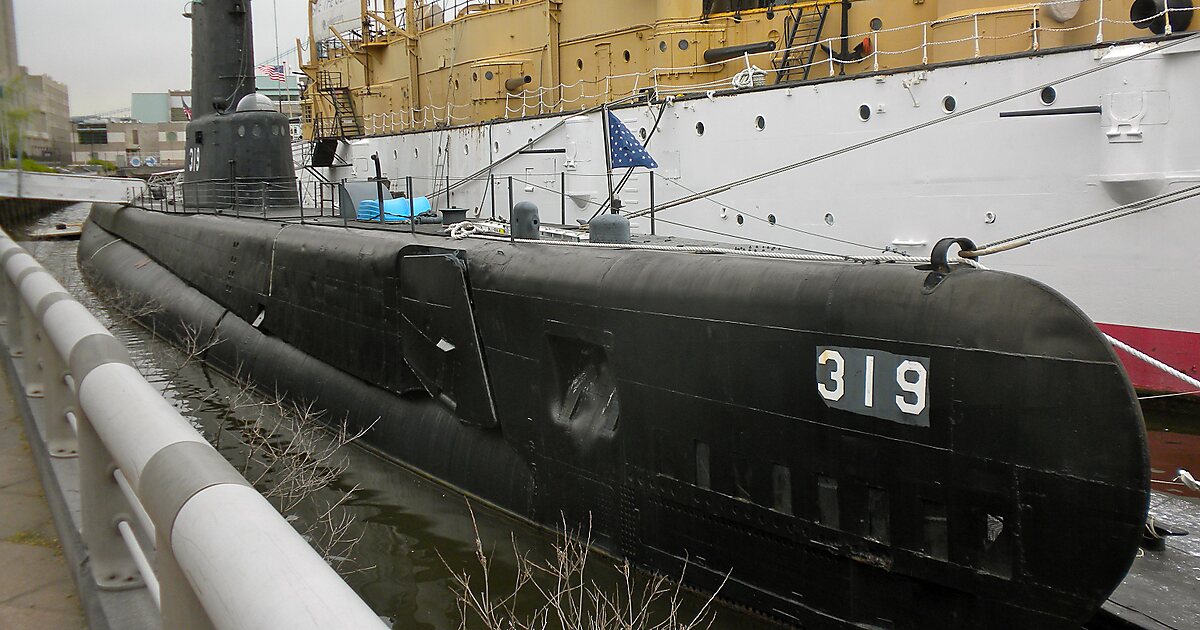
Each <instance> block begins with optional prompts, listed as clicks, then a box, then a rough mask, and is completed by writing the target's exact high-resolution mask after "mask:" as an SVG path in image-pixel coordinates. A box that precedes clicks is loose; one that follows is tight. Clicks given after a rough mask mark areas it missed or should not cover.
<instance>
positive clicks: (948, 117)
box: [629, 32, 1200, 218]
mask: <svg viewBox="0 0 1200 630" xmlns="http://www.w3.org/2000/svg"><path fill="white" fill-rule="evenodd" d="M1197 37H1200V32H1198V33H1193V34H1191V35H1188V36H1186V37H1182V38H1180V39H1177V40H1175V41H1172V42H1167V43H1164V44H1160V45H1158V46H1156V47H1154V48H1149V49H1146V50H1143V51H1141V52H1138V53H1135V54H1133V55H1130V56H1128V57H1122V58H1121V59H1117V60H1114V61H1110V62H1108V63H1105V64H1102V65H1099V66H1096V67H1094V68H1088V69H1087V70H1082V71H1080V72H1077V73H1075V74H1072V75H1069V76H1067V77H1064V78H1061V79H1058V80H1055V81H1050V82H1048V83H1042V84H1040V85H1037V86H1035V87H1032V88H1028V89H1026V90H1022V91H1020V92H1016V93H1013V94H1009V95H1007V96H1002V97H1000V98H998V99H995V100H992V101H988V102H986V103H983V104H980V105H976V106H974V107H970V108H967V109H964V110H962V111H958V112H955V113H953V114H947V115H946V116H943V117H941V118H936V119H933V120H927V121H925V122H923V123H918V124H916V125H913V126H911V127H906V128H904V129H900V130H897V131H893V132H891V133H887V134H884V135H882V136H879V137H876V138H872V139H870V140H865V141H863V142H859V143H858V144H853V145H850V146H848V147H843V148H841V149H837V150H836V151H830V152H828V153H823V154H821V155H816V156H813V157H810V158H807V159H805V160H802V161H800V162H795V163H793V164H788V165H786V166H781V167H779V168H776V169H773V170H770V171H766V172H763V173H759V174H757V175H752V176H750V177H746V178H743V179H739V180H736V181H733V182H730V183H728V184H723V185H721V186H717V187H715V188H710V189H708V190H705V191H701V192H699V193H696V194H694V195H689V196H687V197H682V198H680V199H676V200H674V201H669V202H667V203H665V204H662V205H660V206H658V207H657V208H656V209H655V211H656V212H661V211H663V210H669V209H671V208H674V207H676V206H682V205H684V204H687V203H691V202H693V201H697V200H699V199H704V198H705V197H711V196H712V195H717V194H720V193H723V192H727V191H729V190H732V189H734V188H737V187H739V186H744V185H746V184H750V183H753V182H757V181H759V180H763V179H766V178H768V177H773V176H775V175H780V174H782V173H787V172H789V171H794V170H796V169H798V168H803V167H805V166H809V165H811V164H815V163H817V162H821V161H824V160H827V159H829V158H831V157H836V156H840V155H845V154H846V153H850V152H852V151H857V150H858V149H863V148H866V147H870V146H873V145H876V144H879V143H881V142H886V141H888V140H892V139H895V138H899V137H901V136H906V135H909V134H911V133H914V132H916V131H921V130H923V129H926V128H929V127H933V126H934V125H939V124H942V123H944V122H947V121H950V120H954V119H956V118H960V117H962V116H967V115H969V114H973V113H975V112H978V111H980V110H984V109H988V108H990V107H995V106H996V105H1000V104H1002V103H1006V102H1008V101H1011V100H1015V99H1018V98H1021V97H1022V96H1028V95H1030V94H1035V93H1038V92H1040V91H1042V90H1043V89H1045V88H1047V87H1051V86H1054V85H1061V84H1063V83H1068V82H1070V81H1074V80H1076V79H1079V78H1082V77H1086V76H1088V75H1091V74H1095V73H1097V72H1101V71H1103V70H1108V69H1109V68H1113V67H1115V66H1118V65H1121V64H1124V63H1126V62H1129V61H1134V60H1136V59H1141V58H1142V57H1145V56H1147V55H1150V54H1153V53H1160V52H1162V51H1164V50H1167V49H1169V48H1173V47H1175V46H1178V45H1180V44H1184V43H1188V42H1191V41H1193V40H1195V39H1196V38H1197ZM648 213H649V210H638V211H637V212H633V213H630V215H629V216H630V218H636V217H640V216H643V215H645V214H648Z"/></svg>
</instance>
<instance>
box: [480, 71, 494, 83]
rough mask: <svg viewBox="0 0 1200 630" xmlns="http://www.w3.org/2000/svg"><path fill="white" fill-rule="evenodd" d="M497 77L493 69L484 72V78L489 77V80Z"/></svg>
mask: <svg viewBox="0 0 1200 630" xmlns="http://www.w3.org/2000/svg"><path fill="white" fill-rule="evenodd" d="M495 77H496V75H495V74H492V71H491V70H488V71H487V72H485V73H483V78H485V79H487V80H488V81H491V80H492V79H494V78H495Z"/></svg>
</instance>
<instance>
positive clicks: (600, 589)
mask: <svg viewBox="0 0 1200 630" xmlns="http://www.w3.org/2000/svg"><path fill="white" fill-rule="evenodd" d="M467 507H468V509H469V510H470V504H468V506H467ZM470 512H471V524H472V525H473V526H474V528H475V559H476V562H477V563H478V565H479V567H478V575H477V576H476V575H472V572H471V571H470V570H467V569H462V570H456V569H454V568H452V567H450V565H449V564H448V563H446V560H445V558H442V564H443V565H445V566H446V569H447V570H448V571H450V573H451V575H452V576H453V585H452V586H451V590H452V591H453V592H454V596H455V598H456V600H457V602H458V609H459V615H460V620H461V623H460V626H459V627H460V628H463V629H464V630H465V629H466V628H468V627H477V626H482V627H484V628H487V629H488V630H546V629H547V628H556V629H558V628H561V629H563V630H693V629H697V628H710V627H711V626H712V623H713V621H714V620H715V618H716V613H715V611H714V610H713V609H712V603H713V601H714V600H715V598H716V596H717V595H716V593H713V595H712V596H711V597H709V599H708V600H707V601H706V602H705V603H704V604H703V605H702V606H701V607H700V609H699V610H698V611H696V613H695V614H694V615H693V616H691V617H690V618H686V616H685V615H682V613H681V607H682V598H681V592H680V584H681V583H682V581H683V577H684V574H683V573H681V574H680V576H679V579H678V580H674V581H672V580H670V579H668V578H667V577H666V576H664V575H660V574H653V575H644V574H640V573H639V572H638V571H636V570H635V569H634V568H633V566H632V565H631V564H630V562H629V561H628V560H622V561H618V562H616V563H615V564H614V565H613V566H614V568H615V569H616V573H617V577H616V580H615V583H612V584H608V583H604V584H602V583H600V582H598V581H597V580H596V579H593V577H592V576H591V575H590V574H589V573H588V570H587V568H588V557H589V552H590V550H591V544H592V538H591V526H590V524H589V525H588V527H587V528H586V529H581V530H579V531H572V530H570V529H569V528H568V526H567V523H566V519H565V518H564V520H563V523H562V528H561V529H560V530H559V533H558V536H557V539H556V541H555V542H554V543H553V553H552V554H551V555H550V557H549V558H548V559H547V560H545V561H537V560H533V559H531V558H530V557H529V554H528V553H523V552H521V550H520V549H519V548H518V546H517V543H516V539H515V537H514V538H513V539H512V549H513V557H514V559H515V560H516V568H517V572H516V577H515V579H514V582H513V584H512V585H511V586H506V587H502V588H501V587H499V586H498V585H494V584H493V575H492V573H493V569H494V559H493V558H492V557H491V556H489V554H488V553H487V552H485V551H484V548H483V542H482V539H481V538H480V536H479V525H478V523H477V521H476V520H475V512H474V510H470ZM686 570H687V567H686V565H685V566H684V572H686ZM476 578H477V579H476ZM726 580H728V576H726ZM722 586H724V583H722ZM717 592H720V588H718V589H717ZM519 601H520V602H522V604H521V605H518V602H519ZM531 601H532V603H530V602H531Z"/></svg>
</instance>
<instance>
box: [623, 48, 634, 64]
mask: <svg viewBox="0 0 1200 630" xmlns="http://www.w3.org/2000/svg"><path fill="white" fill-rule="evenodd" d="M630 59H633V55H631V54H629V51H628V50H626V51H625V63H629V60H630Z"/></svg>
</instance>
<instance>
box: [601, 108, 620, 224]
mask: <svg viewBox="0 0 1200 630" xmlns="http://www.w3.org/2000/svg"><path fill="white" fill-rule="evenodd" d="M601 110H602V112H603V116H604V165H605V168H606V170H607V171H608V205H609V208H611V209H612V212H613V214H617V213H618V212H619V211H620V209H621V206H620V205H619V204H617V203H616V200H617V196H616V194H615V193H614V192H613V177H612V171H613V167H612V129H611V127H610V126H609V124H608V117H609V113H608V104H607V103H605V104H604V105H603V106H602V107H601ZM601 209H602V210H603V208H601Z"/></svg>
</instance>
